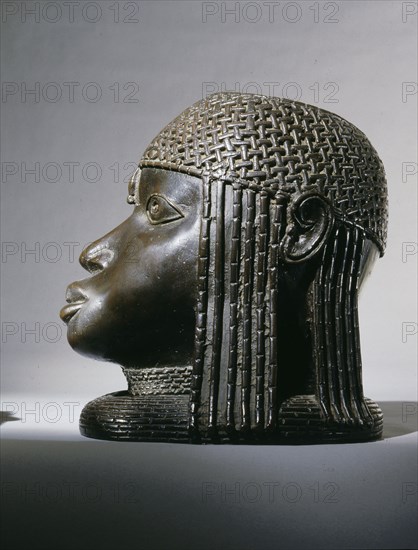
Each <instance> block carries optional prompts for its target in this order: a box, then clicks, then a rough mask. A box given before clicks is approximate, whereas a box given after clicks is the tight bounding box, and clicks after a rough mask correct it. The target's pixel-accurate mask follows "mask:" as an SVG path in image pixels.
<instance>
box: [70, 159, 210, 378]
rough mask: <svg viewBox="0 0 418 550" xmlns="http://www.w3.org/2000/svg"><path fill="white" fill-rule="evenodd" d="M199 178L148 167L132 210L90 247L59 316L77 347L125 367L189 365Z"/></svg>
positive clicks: (200, 205) (195, 290) (199, 211)
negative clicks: (83, 273) (84, 274)
mask: <svg viewBox="0 0 418 550" xmlns="http://www.w3.org/2000/svg"><path fill="white" fill-rule="evenodd" d="M202 195H203V187H202V182H201V180H199V179H198V178H194V177H191V176H187V175H184V174H180V173H175V172H169V171H166V170H161V169H154V168H145V169H144V170H143V171H142V173H141V179H140V182H139V185H138V186H137V189H136V191H135V195H134V198H135V206H134V211H133V212H132V214H131V216H129V218H127V219H126V220H125V221H124V222H123V223H122V224H121V225H119V226H118V227H116V228H115V229H113V231H111V232H110V233H108V234H107V235H105V236H104V237H102V238H101V239H99V240H97V241H95V242H94V243H92V244H91V245H90V246H88V247H87V248H86V249H85V250H84V251H83V252H82V254H81V256H80V263H81V265H82V266H83V267H84V268H85V269H86V270H87V271H89V272H90V273H91V276H90V277H88V278H87V279H83V280H82V281H76V282H74V283H72V284H70V285H69V286H68V289H67V296H66V299H67V302H68V305H67V306H65V307H64V308H63V309H62V310H61V312H60V315H61V318H62V319H63V320H64V321H65V322H66V323H67V325H68V330H67V338H68V341H69V343H70V345H71V346H72V347H73V348H74V349H75V350H76V351H78V352H80V353H82V354H84V355H88V356H91V357H96V358H100V359H103V360H106V361H113V362H117V363H119V364H121V365H122V366H125V367H139V368H141V367H151V366H152V367H154V366H158V365H161V366H168V365H184V364H190V360H191V358H192V354H193V341H194V327H195V304H196V299H197V260H198V245H199V233H200V219H201V209H202Z"/></svg>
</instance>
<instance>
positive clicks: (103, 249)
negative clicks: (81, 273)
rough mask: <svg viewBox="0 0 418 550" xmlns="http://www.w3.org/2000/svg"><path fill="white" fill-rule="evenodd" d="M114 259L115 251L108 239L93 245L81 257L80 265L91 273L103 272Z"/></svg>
mask: <svg viewBox="0 0 418 550" xmlns="http://www.w3.org/2000/svg"><path fill="white" fill-rule="evenodd" d="M113 257H114V251H113V250H112V249H111V248H110V243H109V240H108V239H105V238H103V239H100V240H98V241H95V242H94V243H91V244H90V245H89V246H86V248H85V249H84V250H83V252H82V253H81V255H80V259H79V261H80V264H81V265H82V266H83V267H84V269H86V270H87V271H88V272H89V273H97V272H99V271H103V269H105V268H106V267H107V266H108V265H109V264H110V262H111V261H112V259H113Z"/></svg>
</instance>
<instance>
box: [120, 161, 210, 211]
mask: <svg viewBox="0 0 418 550" xmlns="http://www.w3.org/2000/svg"><path fill="white" fill-rule="evenodd" d="M128 193H129V197H132V198H133V200H129V197H128V201H129V202H135V203H136V204H141V203H144V202H145V201H147V200H148V198H149V197H150V196H151V195H153V194H158V195H164V196H166V197H167V198H170V199H171V200H173V201H175V202H177V203H179V204H180V203H182V204H193V203H199V204H200V202H201V200H202V197H203V184H202V180H200V179H199V178H196V177H194V176H188V175H187V174H182V173H180V172H172V171H169V170H163V169H161V168H143V169H142V170H139V169H138V170H137V171H136V172H135V174H134V175H133V176H132V178H131V180H130V182H129V188H128Z"/></svg>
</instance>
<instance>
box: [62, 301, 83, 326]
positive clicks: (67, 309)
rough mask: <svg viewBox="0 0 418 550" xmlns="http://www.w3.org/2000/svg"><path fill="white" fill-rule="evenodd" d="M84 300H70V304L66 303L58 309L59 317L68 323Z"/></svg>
mask: <svg viewBox="0 0 418 550" xmlns="http://www.w3.org/2000/svg"><path fill="white" fill-rule="evenodd" d="M84 303H85V301H82V302H72V303H71V304H68V305H66V306H64V307H63V308H62V309H61V311H60V317H61V319H62V320H63V321H64V323H69V321H70V319H72V318H73V317H74V315H76V314H77V313H78V312H79V311H80V309H81V307H82V306H83V304H84Z"/></svg>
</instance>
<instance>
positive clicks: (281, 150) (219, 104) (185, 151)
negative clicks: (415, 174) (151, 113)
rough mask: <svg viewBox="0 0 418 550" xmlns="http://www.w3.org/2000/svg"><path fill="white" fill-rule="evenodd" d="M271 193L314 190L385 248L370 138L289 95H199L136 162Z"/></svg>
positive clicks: (380, 179)
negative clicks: (279, 96) (286, 96)
mask: <svg viewBox="0 0 418 550" xmlns="http://www.w3.org/2000/svg"><path fill="white" fill-rule="evenodd" d="M139 166H140V167H141V168H144V167H157V168H163V169H166V170H174V171H178V172H183V173H186V174H189V175H193V176H197V177H204V176H205V177H207V178H209V179H210V180H219V181H223V182H226V183H231V184H235V185H241V186H243V187H245V188H250V189H254V190H255V191H261V192H265V193H267V194H269V195H270V196H274V195H276V194H277V193H286V194H289V195H290V197H291V200H295V199H296V198H297V197H298V196H299V195H300V194H301V193H303V192H306V191H316V192H318V193H319V194H321V195H322V196H324V197H326V198H327V199H328V200H330V202H331V203H332V204H333V206H334V209H335V212H336V214H337V215H338V217H339V218H340V219H341V220H342V221H343V222H345V223H348V224H350V225H352V224H354V225H356V226H359V227H360V228H361V229H363V230H364V231H365V232H366V233H367V235H368V237H369V238H371V239H372V240H373V241H374V242H375V244H376V245H377V246H378V247H379V249H380V252H381V254H383V253H384V250H385V246H386V236H387V184H386V177H385V171H384V168H383V165H382V162H381V160H380V159H379V156H378V154H377V152H376V150H375V149H374V148H373V146H372V145H371V143H370V142H369V140H368V139H367V137H366V136H365V135H364V134H363V132H361V131H360V130H359V129H358V128H356V127H355V126H354V125H353V124H351V123H350V122H348V121H347V120H345V119H343V118H341V117H340V116H338V115H336V114H334V113H330V112H329V111H325V110H323V109H320V108H318V107H315V106H312V105H308V104H306V103H301V102H298V101H293V100H289V99H283V98H276V97H268V96H263V95H255V94H240V93H236V92H223V93H215V94H212V95H210V96H208V97H207V98H205V99H202V100H200V101H198V102H196V103H195V104H194V105H192V106H191V107H189V108H188V109H186V110H185V111H183V112H182V113H181V114H180V115H179V116H178V117H177V118H175V119H174V120H173V121H172V122H171V123H170V124H168V125H167V126H166V127H165V128H164V129H163V130H162V131H161V132H160V133H159V134H158V135H157V136H156V137H155V138H154V139H153V140H152V142H151V144H150V145H149V146H148V147H147V149H146V150H145V153H144V155H143V157H142V159H141V161H140V163H139Z"/></svg>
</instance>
